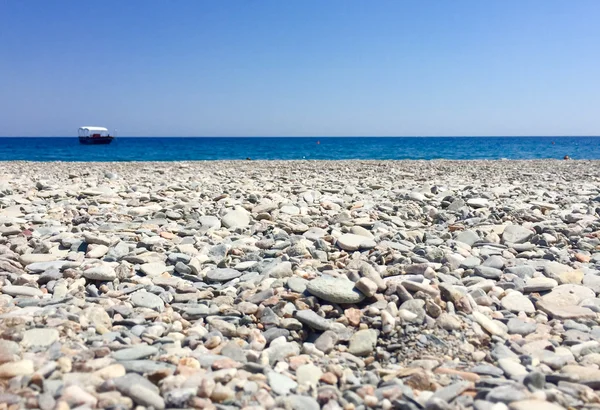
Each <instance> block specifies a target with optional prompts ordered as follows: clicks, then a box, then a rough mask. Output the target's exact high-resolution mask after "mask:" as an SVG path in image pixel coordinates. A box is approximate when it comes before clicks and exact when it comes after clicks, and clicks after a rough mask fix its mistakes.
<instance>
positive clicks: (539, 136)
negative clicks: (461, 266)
mask: <svg viewBox="0 0 600 410" xmlns="http://www.w3.org/2000/svg"><path fill="white" fill-rule="evenodd" d="M598 137H600V134H599V135H583V134H576V135H568V134H567V135H122V136H118V135H117V136H116V137H115V138H598ZM0 138H74V139H75V138H77V135H75V136H65V135H0Z"/></svg>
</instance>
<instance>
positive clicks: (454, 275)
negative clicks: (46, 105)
mask: <svg viewBox="0 0 600 410" xmlns="http://www.w3.org/2000/svg"><path fill="white" fill-rule="evenodd" d="M599 218H600V161H559V160H534V161H441V160H440V161H438V160H435V161H264V162H263V161H207V162H153V163H150V162H132V163H123V162H112V163H111V162H104V163H77V162H73V163H68V162H40V163H38V162H4V163H2V166H1V168H0V409H22V408H31V409H35V408H39V409H42V410H54V409H56V410H67V409H96V408H101V409H140V410H141V409H157V410H162V409H219V410H229V409H247V410H255V409H256V410H258V409H268V410H271V409H293V410H313V409H315V410H316V409H320V408H322V409H328V410H338V409H344V410H358V409H383V410H389V409H400V410H419V409H426V410H446V409H476V410H506V409H510V410H534V409H536V410H558V409H600V396H599V395H598V390H600V321H599V319H600V316H599V313H600V298H599V293H600V219H599Z"/></svg>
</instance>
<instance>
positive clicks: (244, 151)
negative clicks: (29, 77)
mask: <svg viewBox="0 0 600 410" xmlns="http://www.w3.org/2000/svg"><path fill="white" fill-rule="evenodd" d="M565 155H568V156H569V157H571V158H573V159H600V137H302V138H289V137H285V138H284V137H269V138H258V137H231V138H229V137H228V138H225V137H218V138H217V137H210V138H208V137H198V138H180V137H168V138H157V137H149V138H127V137H119V138H116V139H115V140H114V141H113V143H112V144H110V145H81V144H79V141H78V140H77V138H74V137H70V138H56V137H39V138H32V137H27V138H0V161H14V160H25V161H190V160H238V159H246V158H250V159H253V160H292V159H307V160H319V159H328V160H342V159H343V160H346V159H374V160H375V159H376V160H386V159H394V160H399V159H426V160H428V159H455V160H467V159H503V158H506V159H549V158H555V159H562V158H563V157H564V156H565Z"/></svg>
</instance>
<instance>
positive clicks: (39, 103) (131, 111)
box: [0, 0, 600, 136]
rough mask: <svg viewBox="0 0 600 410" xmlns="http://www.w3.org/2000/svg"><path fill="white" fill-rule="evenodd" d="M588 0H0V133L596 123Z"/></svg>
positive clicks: (596, 61)
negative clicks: (91, 128)
mask: <svg viewBox="0 0 600 410" xmlns="http://www.w3.org/2000/svg"><path fill="white" fill-rule="evenodd" d="M599 16H600V1H598V0H572V1H568V0H508V1H500V0H437V1H427V0H414V1H402V0H390V1H385V0H378V1H367V0H360V1H358V0H331V1H328V0H318V1H315V0H274V1H266V0H247V1H233V0H232V1H214V0H213V1H203V0H176V1H166V0H165V1H156V0H118V1H117V0H102V1H96V0H25V1H18V0H0V135H3V136H36V135H39V136H42V135H43V136H46V135H54V136H56V135H59V136H72V135H75V134H76V130H77V128H78V127H79V126H81V125H104V126H107V127H109V128H111V129H113V128H117V129H118V130H119V135H128V136H173V135H175V136H240V135H244V136H246V135H247V136H285V135H290V136H303V135H317V136H326V135H347V136H349V135H381V136H389V135H398V136H404V135H599V134H600V23H599V21H598V17H599Z"/></svg>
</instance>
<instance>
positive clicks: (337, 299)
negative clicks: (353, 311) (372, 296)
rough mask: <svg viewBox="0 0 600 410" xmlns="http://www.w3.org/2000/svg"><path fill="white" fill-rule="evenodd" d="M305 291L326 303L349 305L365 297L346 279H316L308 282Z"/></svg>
mask: <svg viewBox="0 0 600 410" xmlns="http://www.w3.org/2000/svg"><path fill="white" fill-rule="evenodd" d="M306 290H307V291H308V292H310V293H311V294H312V295H314V296H316V297H318V298H320V299H323V300H325V301H327V302H332V303H342V304H351V303H359V302H361V301H362V300H363V299H364V298H365V295H364V294H363V293H362V292H360V291H359V290H358V289H356V288H355V286H354V283H353V282H351V281H349V280H347V279H338V278H317V279H313V280H311V281H310V282H308V285H307V286H306Z"/></svg>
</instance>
